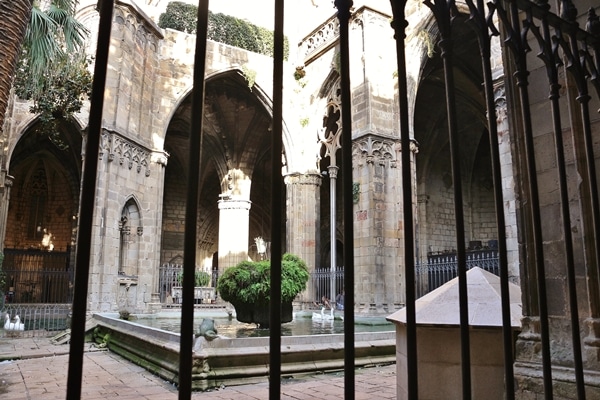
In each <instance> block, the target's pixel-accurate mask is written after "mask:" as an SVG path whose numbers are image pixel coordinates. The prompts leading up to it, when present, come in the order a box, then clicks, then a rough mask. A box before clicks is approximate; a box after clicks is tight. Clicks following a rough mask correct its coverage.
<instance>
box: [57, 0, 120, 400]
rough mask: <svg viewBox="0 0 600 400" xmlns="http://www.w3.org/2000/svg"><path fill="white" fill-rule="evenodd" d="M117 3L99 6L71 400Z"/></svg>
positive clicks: (75, 392)
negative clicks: (113, 13) (109, 50)
mask: <svg viewBox="0 0 600 400" xmlns="http://www.w3.org/2000/svg"><path fill="white" fill-rule="evenodd" d="M113 6H114V2H113V1H112V0H111V1H108V0H104V1H101V2H99V3H98V11H99V13H100V22H99V28H98V45H97V48H96V63H95V65H94V81H93V83H92V95H91V97H90V120H89V125H88V128H89V129H88V134H87V140H86V146H85V159H84V162H83V178H82V181H81V199H80V210H79V215H80V218H79V227H78V237H77V254H76V257H75V258H76V263H75V265H76V268H77V269H76V273H75V287H74V290H75V293H74V299H73V324H72V328H71V344H70V346H71V347H70V351H69V369H68V377H67V400H77V399H80V398H81V379H82V372H83V346H84V341H85V319H86V318H85V315H86V311H87V310H86V308H87V291H88V281H89V272H90V258H91V250H92V227H93V222H94V221H93V219H94V208H95V206H96V201H95V199H96V175H97V170H98V154H99V150H100V133H101V130H102V109H103V106H104V86H105V83H106V70H107V66H108V48H109V46H110V30H111V26H112V11H113Z"/></svg>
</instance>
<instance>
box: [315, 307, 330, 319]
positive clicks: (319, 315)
mask: <svg viewBox="0 0 600 400" xmlns="http://www.w3.org/2000/svg"><path fill="white" fill-rule="evenodd" d="M330 311H331V312H330V313H329V314H325V307H321V312H320V313H316V312H313V313H312V319H317V320H323V321H325V320H332V319H334V318H335V317H334V316H333V308H332V309H331V310H330Z"/></svg>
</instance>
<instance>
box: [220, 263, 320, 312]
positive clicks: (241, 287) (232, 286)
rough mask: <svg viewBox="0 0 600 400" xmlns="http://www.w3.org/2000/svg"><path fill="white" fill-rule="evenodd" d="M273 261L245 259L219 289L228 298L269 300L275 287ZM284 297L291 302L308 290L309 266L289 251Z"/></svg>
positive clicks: (284, 268) (233, 300) (284, 267)
mask: <svg viewBox="0 0 600 400" xmlns="http://www.w3.org/2000/svg"><path fill="white" fill-rule="evenodd" d="M270 273H271V261H269V260H265V261H242V262H241V263H239V264H238V265H236V266H235V267H231V268H229V269H227V270H225V272H224V273H223V275H222V276H221V277H220V278H219V282H218V284H217V290H218V291H219V294H220V295H221V297H222V298H223V300H225V301H229V302H231V303H232V304H235V303H240V302H241V303H268V302H269V301H270V298H271V296H270V290H271V277H270ZM281 274H282V276H281V300H282V302H291V301H292V300H294V298H295V297H296V296H297V295H298V293H300V292H302V291H303V290H305V289H306V283H307V282H308V277H309V275H308V269H307V268H306V263H305V262H304V261H303V260H301V259H300V258H299V257H298V256H295V255H293V254H289V253H286V254H284V255H283V257H282V266H281Z"/></svg>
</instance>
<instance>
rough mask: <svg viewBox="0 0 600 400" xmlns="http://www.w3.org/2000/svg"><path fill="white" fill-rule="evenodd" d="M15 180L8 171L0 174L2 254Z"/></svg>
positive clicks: (0, 240)
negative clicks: (11, 191)
mask: <svg viewBox="0 0 600 400" xmlns="http://www.w3.org/2000/svg"><path fill="white" fill-rule="evenodd" d="M0 167H1V166H0ZM13 179H14V178H13V177H12V176H10V175H8V174H7V173H6V171H2V172H1V173H0V252H1V251H2V249H3V248H4V238H5V237H6V219H7V217H8V204H9V202H10V188H11V187H12V184H13Z"/></svg>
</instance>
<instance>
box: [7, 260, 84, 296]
mask: <svg viewBox="0 0 600 400" xmlns="http://www.w3.org/2000/svg"><path fill="white" fill-rule="evenodd" d="M2 270H3V271H4V273H5V276H6V279H5V285H4V287H2V288H0V291H2V292H4V293H5V301H6V303H9V304H10V303H26V304H31V303H69V302H71V300H72V297H71V296H72V287H73V285H72V277H71V274H70V272H69V253H68V252H54V251H53V252H48V251H40V250H15V249H4V261H3V264H2Z"/></svg>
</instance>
